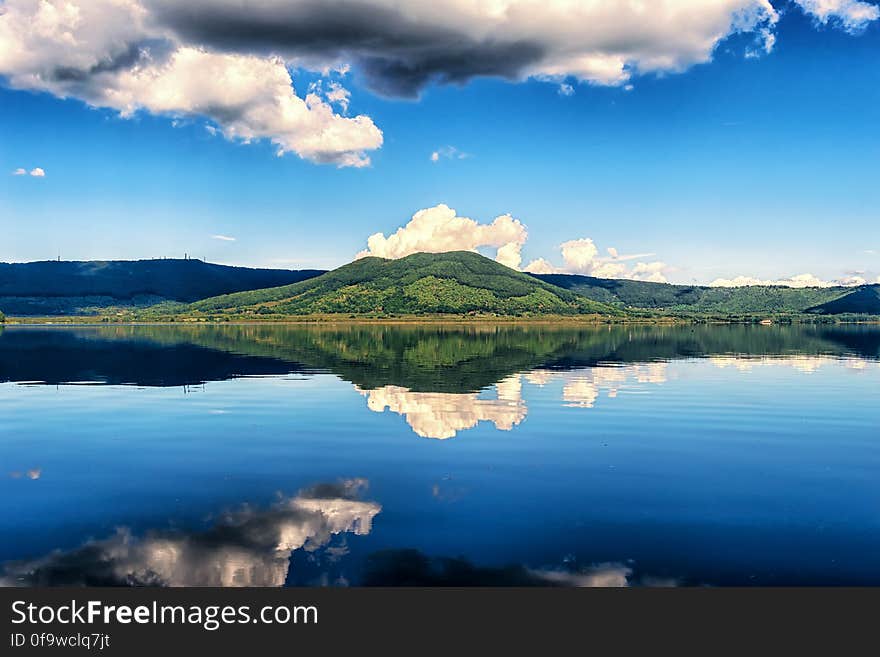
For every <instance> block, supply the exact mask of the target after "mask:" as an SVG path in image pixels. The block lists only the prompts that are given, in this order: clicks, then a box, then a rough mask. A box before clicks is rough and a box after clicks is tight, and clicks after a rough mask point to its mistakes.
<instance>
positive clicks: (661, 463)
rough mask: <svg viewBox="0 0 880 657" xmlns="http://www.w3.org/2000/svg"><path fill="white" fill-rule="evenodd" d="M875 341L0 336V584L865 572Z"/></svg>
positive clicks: (584, 581)
mask: <svg viewBox="0 0 880 657" xmlns="http://www.w3.org/2000/svg"><path fill="white" fill-rule="evenodd" d="M163 331H164V333H163ZM371 331H372V333H371ZM600 331H605V333H602V332H600ZM688 331H691V333H688ZM401 332H402V333H401ZM609 336H610V337H609ZM768 336H770V337H771V338H773V339H769V340H768ZM776 338H778V340H777V339H776ZM878 340H880V331H872V330H870V329H861V330H859V331H855V332H853V333H847V332H843V333H841V334H837V333H835V332H834V331H831V332H830V334H829V333H828V332H827V331H826V332H825V333H822V330H821V329H794V328H786V329H782V328H779V329H777V328H772V327H771V328H767V327H755V328H751V327H740V328H737V329H729V328H724V327H717V328H711V327H706V328H702V329H700V330H699V333H698V335H697V336H696V337H694V333H693V331H692V330H691V329H689V328H680V329H649V328H644V329H639V330H638V331H637V333H636V334H635V335H633V334H632V332H631V331H629V330H628V329H617V328H615V329H601V330H597V331H596V332H594V333H589V332H587V333H584V332H574V333H573V334H572V335H568V334H566V333H565V332H564V331H562V330H560V331H559V332H556V333H552V332H551V333H549V334H544V333H541V334H539V335H537V337H535V336H531V335H525V338H524V337H523V335H522V334H516V335H514V336H512V337H511V336H510V335H508V334H507V333H505V332H504V330H502V329H499V330H493V331H489V332H480V331H477V330H475V331H471V330H469V329H436V330H432V329H428V328H423V329H419V330H418V331H416V332H415V333H413V332H412V331H410V332H406V330H405V329H394V328H384V329H381V330H380V329H361V330H359V331H358V332H357V334H352V333H350V332H348V331H347V330H344V329H342V330H339V331H336V332H334V331H330V330H326V331H324V332H322V331H319V330H317V329H315V330H313V331H304V330H297V329H282V328H277V329H273V328H271V327H262V328H261V329H260V330H259V331H258V332H256V333H253V334H252V333H250V332H248V331H244V332H242V329H241V328H240V327H229V328H227V329H223V328H205V329H198V328H192V329H188V330H186V331H184V330H182V329H180V328H179V327H178V328H171V327H168V328H167V329H165V328H163V327H151V328H149V329H147V328H145V329H136V328H125V329H112V328H106V329H104V328H102V329H94V328H79V329H63V328H43V329H37V328H14V327H13V328H8V329H6V330H5V331H3V333H0V381H4V382H3V383H0V562H3V563H5V566H4V567H3V570H2V571H0V573H2V574H0V577H2V578H3V582H4V583H6V584H24V585H29V584H50V585H51V584H70V583H73V584H107V583H113V584H160V585H200V584H221V585H236V584H260V585H282V584H287V585H344V584H353V585H357V584H401V583H415V584H422V583H428V584H446V583H451V584H485V583H493V584H498V583H502V584H503V583H536V584H562V585H596V584H612V585H617V584H620V585H624V584H630V585H636V584H649V585H656V584H664V585H666V584H669V585H743V584H745V585H749V584H756V585H757V584H760V585H783V584H785V585H789V584H796V585H800V584H819V585H824V584H875V585H876V584H880V476H878V474H880V385H878V384H880V362H878V359H877V357H876V354H875V352H874V351H872V350H873V349H874V348H875V347H876V345H877V344H878ZM462 344H464V345H465V346H464V347H463V346H462ZM512 344H513V345H514V346H511V345H512ZM670 344H674V347H672V348H671V347H670V346H669V345H670ZM266 345H269V346H270V348H268V349H267V347H266ZM470 347H473V353H470V352H468V348H470ZM652 354H654V356H652ZM261 372H263V373H261ZM206 374H207V376H205V375H206ZM484 377H486V378H485V380H483V379H484Z"/></svg>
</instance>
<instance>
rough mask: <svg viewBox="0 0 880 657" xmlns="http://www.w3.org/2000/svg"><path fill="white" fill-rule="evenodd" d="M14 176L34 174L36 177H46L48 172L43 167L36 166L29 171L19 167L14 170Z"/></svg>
mask: <svg viewBox="0 0 880 657" xmlns="http://www.w3.org/2000/svg"><path fill="white" fill-rule="evenodd" d="M12 175H13V176H32V177H34V178H45V177H46V172H45V170H43V169H42V168H41V167H35V168H33V169H31V170H30V171H28V170H27V169H23V168H21V167H19V168H18V169H15V170H14V171H13V172H12Z"/></svg>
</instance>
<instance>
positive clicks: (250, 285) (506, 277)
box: [0, 252, 880, 317]
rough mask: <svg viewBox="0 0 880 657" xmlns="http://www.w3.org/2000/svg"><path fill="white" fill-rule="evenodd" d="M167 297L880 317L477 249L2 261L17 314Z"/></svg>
mask: <svg viewBox="0 0 880 657" xmlns="http://www.w3.org/2000/svg"><path fill="white" fill-rule="evenodd" d="M312 281H313V283H312V284H310V285H305V286H303V287H296V286H302V285H303V284H304V283H309V282H312ZM282 288H284V289H282ZM236 294H238V295H239V296H232V297H231V298H229V295H236ZM166 301H173V302H179V303H183V304H192V305H191V307H190V309H191V310H195V311H198V312H217V311H220V310H222V309H224V308H226V309H230V308H238V309H240V310H241V311H242V312H246V313H250V312H260V313H264V314H265V313H272V312H285V313H291V314H303V313H307V312H314V313H350V314H363V313H377V312H378V313H400V314H420V313H424V314H429V313H449V314H467V313H474V312H478V313H479V312H487V313H494V314H501V315H518V314H524V313H525V314H529V313H531V314H554V313H557V314H570V313H575V314H577V313H581V312H600V313H616V314H620V313H621V312H623V311H626V310H639V311H646V312H649V313H652V314H666V315H707V316H717V317H722V316H737V315H750V316H755V315H760V314H774V313H783V314H785V313H789V314H812V315H839V314H861V315H880V285H863V286H860V287H830V288H789V287H781V286H752V287H738V288H721V287H708V286H700V285H670V284H666V283H649V282H644V281H634V280H626V279H603V278H595V277H592V276H581V275H576V274H526V273H523V272H519V271H516V270H513V269H509V268H507V267H504V266H503V265H501V264H499V263H497V262H495V261H493V260H490V259H488V258H485V257H483V256H480V255H479V254H476V253H472V252H450V253H417V254H413V255H411V256H407V257H406V258H401V259H399V260H383V259H381V258H363V259H361V260H356V261H355V262H352V263H349V264H348V265H344V266H343V267H340V268H338V269H335V270H333V271H332V272H326V271H323V270H314V269H309V270H285V269H253V268H248V267H232V266H227V265H217V264H211V263H207V262H204V261H201V260H195V259H192V260H190V259H158V260H133V261H123V260H117V261H82V262H80V261H43V262H31V263H16V264H7V263H0V311H2V312H5V313H6V315H19V316H27V315H90V314H92V315H93V314H105V313H107V312H108V309H112V308H141V309H143V308H147V307H149V306H153V305H156V304H160V303H162V302H166ZM530 304H531V305H530Z"/></svg>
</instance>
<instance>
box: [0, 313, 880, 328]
mask: <svg viewBox="0 0 880 657" xmlns="http://www.w3.org/2000/svg"><path fill="white" fill-rule="evenodd" d="M768 319H769V323H768ZM479 324H496V325H497V324H501V325H529V326H536V325H574V326H577V325H580V326H687V325H715V326H725V325H741V326H745V325H754V326H762V327H763V328H773V327H775V326H791V325H822V324H825V325H834V324H837V325H850V326H858V325H864V326H877V325H880V317H877V318H870V319H867V318H866V319H855V318H854V319H846V318H842V319H837V318H834V317H833V316H821V317H803V316H794V317H789V316H786V317H775V318H774V317H771V318H767V317H764V316H758V315H756V316H754V317H747V318H746V317H743V318H718V317H676V316H662V317H617V316H612V317H606V316H599V315H585V316H566V315H553V316H542V317H503V316H499V317H489V316H460V315H431V316H417V315H413V316H401V317H364V316H357V317H349V316H347V317H340V316H338V315H304V316H301V317H295V316H293V317H284V318H278V319H269V318H267V319H257V318H216V317H200V318H193V317H187V318H183V319H171V318H168V319H155V320H153V319H144V320H138V319H112V320H108V319H107V318H106V316H80V315H70V316H66V315H64V316H57V317H54V316H35V317H29V316H18V317H15V316H13V317H6V321H5V322H4V323H0V330H2V328H3V327H4V326H5V327H36V326H40V327H45V326H108V327H109V326H224V325H225V326H267V325H277V326H284V325H315V326H317V325H325V326H326V325H351V326H357V325H368V326H376V325H457V326H468V325H479Z"/></svg>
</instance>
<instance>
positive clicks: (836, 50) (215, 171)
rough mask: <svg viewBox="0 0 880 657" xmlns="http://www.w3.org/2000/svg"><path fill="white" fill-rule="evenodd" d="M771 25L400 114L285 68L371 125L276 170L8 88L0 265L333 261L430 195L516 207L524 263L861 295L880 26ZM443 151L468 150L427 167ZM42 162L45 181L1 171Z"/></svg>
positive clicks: (1, 117)
mask: <svg viewBox="0 0 880 657" xmlns="http://www.w3.org/2000/svg"><path fill="white" fill-rule="evenodd" d="M2 4H3V3H0V5H2ZM4 19H5V17H4V16H2V15H0V21H2V20H4ZM774 34H775V36H776V42H775V44H774V46H773V49H772V52H769V53H766V52H762V53H761V54H760V56H758V57H747V56H746V53H747V52H750V48H752V46H753V41H754V38H753V35H752V34H751V33H749V34H740V35H737V34H734V35H733V36H730V37H728V38H725V39H723V40H720V41H719V42H718V44H717V45H716V46H715V48H714V51H713V52H712V61H711V62H708V63H697V64H693V65H690V66H687V67H686V70H683V71H680V72H677V71H676V72H673V71H660V72H650V73H647V74H637V75H634V76H633V77H632V78H631V79H630V80H628V81H627V84H626V85H624V84H611V85H607V84H591V83H590V82H588V81H587V82H578V80H577V78H576V77H571V76H569V77H565V78H553V79H550V80H548V79H546V77H541V79H536V78H529V79H525V80H523V81H516V82H511V81H507V80H502V79H495V78H482V77H477V78H475V79H471V80H469V81H467V82H466V83H464V84H452V85H442V84H429V85H428V86H426V87H425V88H424V89H422V91H421V96H420V97H419V98H417V99H412V98H394V97H387V96H383V95H382V94H379V93H376V92H375V91H374V90H371V89H370V88H369V85H368V84H367V81H365V78H364V76H363V75H362V74H361V73H360V71H359V69H358V68H357V66H354V67H353V68H352V70H351V71H350V72H348V73H346V74H340V73H331V74H329V75H328V76H323V75H321V74H320V73H315V72H308V71H306V70H304V69H299V68H295V67H290V70H291V75H292V78H293V83H294V87H295V89H296V90H297V93H298V94H299V95H301V96H302V95H303V94H304V92H305V90H306V89H307V88H308V86H309V84H310V83H312V82H314V81H316V80H318V79H319V78H321V77H325V78H327V79H333V80H338V81H340V82H342V83H344V85H345V87H346V88H347V89H348V90H349V91H350V94H351V98H350V107H349V109H348V112H347V114H348V115H351V116H353V115H356V114H363V115H366V116H369V117H370V118H371V119H372V121H373V122H374V123H375V125H376V126H378V128H379V129H381V132H382V137H383V141H382V145H381V148H377V149H373V150H371V152H370V153H369V157H370V165H369V166H365V167H338V166H335V165H334V164H317V163H315V162H313V161H310V160H309V159H303V158H301V157H298V156H297V154H296V153H294V152H291V153H287V154H286V155H284V156H282V157H278V156H277V155H276V150H277V146H274V145H273V144H271V143H269V140H266V139H263V140H256V141H255V142H253V143H241V142H240V141H235V140H230V139H227V138H224V136H223V135H222V134H211V132H209V130H208V129H207V128H206V126H210V125H212V123H211V121H210V120H209V119H206V118H205V117H204V116H202V115H200V114H198V113H192V114H186V113H183V114H181V113H174V114H173V116H172V115H171V114H172V113H162V112H149V111H138V112H136V113H135V114H134V115H133V116H130V117H122V116H120V114H119V112H118V111H117V109H114V108H103V109H100V108H95V107H92V106H90V105H89V104H88V103H87V102H83V100H80V99H78V98H76V97H70V98H67V99H64V98H61V97H59V95H62V94H59V93H57V92H54V91H53V90H48V91H47V90H41V89H22V88H16V86H18V87H20V86H21V85H15V84H13V83H10V82H9V80H10V77H11V76H9V74H7V84H5V85H3V86H2V87H0V171H4V172H7V175H2V176H0V229H2V230H3V235H4V237H3V239H2V240H0V261H29V260H39V259H52V258H55V257H57V256H58V255H59V254H60V255H61V257H62V258H64V259H122V258H126V259H128V258H131V259H136V258H150V257H159V256H182V255H183V254H184V253H189V254H190V255H193V256H197V257H201V258H204V259H207V260H210V261H215V262H222V263H229V264H242V265H252V266H261V267H284V268H318V267H320V268H330V267H334V266H338V265H340V264H343V263H345V262H348V261H349V260H351V259H352V258H353V257H354V255H355V254H356V253H357V252H359V251H360V250H362V249H364V248H365V247H366V241H367V237H368V236H369V235H371V234H373V233H376V232H382V233H385V234H386V235H388V234H390V233H392V232H394V231H395V230H397V229H398V228H399V227H401V226H403V225H404V224H406V223H407V222H408V221H409V219H410V217H411V216H412V215H413V213H415V212H416V211H418V210H420V209H423V208H430V207H433V206H436V205H437V204H440V203H445V204H447V205H449V206H450V207H452V208H454V209H455V210H456V211H457V212H458V214H459V215H460V216H465V217H470V218H472V219H474V220H476V221H477V222H480V223H488V222H491V221H492V220H493V219H494V218H495V217H496V216H498V215H503V214H506V213H509V214H510V215H512V217H514V218H515V219H517V220H519V221H520V222H522V223H523V224H525V226H526V228H527V230H528V239H527V240H526V241H525V243H524V245H523V246H522V257H523V264H525V263H527V262H529V261H531V260H533V259H536V258H545V259H547V260H549V261H551V262H553V263H557V264H559V265H560V266H562V259H561V257H560V253H559V245H560V244H562V243H563V242H566V241H568V240H574V239H578V238H590V239H592V240H593V241H594V242H595V244H596V246H597V247H598V250H599V252H600V254H601V253H604V252H605V249H606V248H607V247H614V248H616V249H617V250H618V251H619V252H620V253H621V254H642V255H646V254H654V255H651V256H649V257H648V259H649V260H651V261H661V262H662V263H665V269H664V277H665V278H667V279H668V280H670V281H673V282H700V283H706V282H710V281H712V280H715V279H717V278H733V277H735V276H749V277H755V278H758V279H773V280H776V279H783V278H787V277H790V276H793V275H796V274H803V273H806V272H809V273H811V274H813V275H815V276H817V277H819V278H822V279H825V280H836V279H840V278H843V277H844V276H847V275H851V274H853V273H854V272H857V273H858V275H859V276H861V277H864V278H865V279H867V280H871V281H874V280H876V279H877V277H878V276H880V227H878V208H880V185H878V184H877V183H876V178H877V171H878V163H880V130H878V116H880V115H878V107H880V102H878V101H880V84H878V83H880V66H878V65H877V63H878V62H880V21H876V20H874V21H870V22H869V23H868V24H867V25H866V26H865V27H864V28H863V29H859V30H856V31H848V30H845V29H841V26H840V25H835V24H834V23H833V22H829V23H828V24H826V25H821V24H817V21H816V18H815V17H813V16H810V15H808V14H806V13H805V12H803V11H795V10H794V9H793V8H789V10H787V11H784V12H782V13H781V14H780V17H779V20H778V23H777V24H776V25H775V26H774ZM0 70H2V69H0ZM539 77H540V76H539ZM560 84H570V85H571V86H572V88H573V90H574V93H573V94H571V95H565V94H563V93H561V87H560ZM630 85H631V88H630ZM215 132H216V131H215ZM444 147H454V148H455V149H457V151H456V152H457V153H461V154H465V155H466V156H465V157H458V156H453V157H445V156H441V157H440V158H439V160H438V161H437V162H433V161H432V159H431V154H432V152H434V151H438V150H440V149H443V148H444ZM35 167H40V168H42V169H43V170H44V171H45V174H46V175H45V176H44V177H36V176H31V175H13V172H14V171H16V170H17V169H19V168H23V169H25V170H26V171H30V170H32V169H34V168H35ZM218 235H222V236H227V237H232V238H235V239H234V241H232V240H220V239H216V238H214V237H213V236H218Z"/></svg>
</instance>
